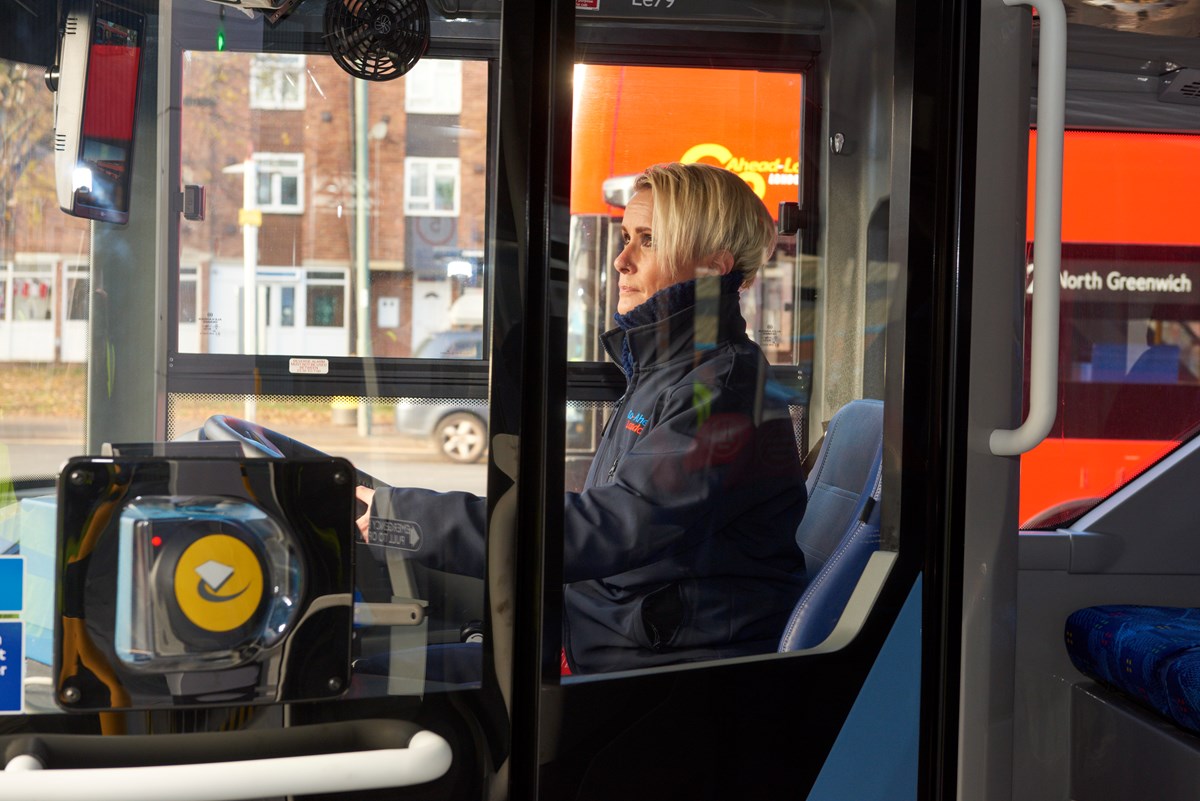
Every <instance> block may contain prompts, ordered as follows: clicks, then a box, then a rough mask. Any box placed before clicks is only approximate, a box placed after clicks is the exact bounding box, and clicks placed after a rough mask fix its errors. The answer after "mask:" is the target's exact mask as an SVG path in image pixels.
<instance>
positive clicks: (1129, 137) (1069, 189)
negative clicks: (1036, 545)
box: [1020, 131, 1200, 527]
mask: <svg viewBox="0 0 1200 801" xmlns="http://www.w3.org/2000/svg"><path fill="white" fill-rule="evenodd" d="M1030 139H1031V148H1030V149H1031V151H1032V150H1033V147H1034V146H1035V145H1036V140H1037V134H1036V132H1034V133H1031V134H1030ZM1197 180H1200V136H1195V135H1188V134H1142V133H1117V132H1111V133H1100V132H1094V131H1068V133H1067V136H1066V143H1065V157H1064V177H1063V239H1064V246H1063V260H1062V269H1061V272H1060V281H1059V284H1060V292H1061V293H1062V304H1061V321H1060V326H1061V328H1060V345H1059V348H1060V350H1059V383H1060V388H1059V413H1058V418H1057V420H1056V421H1055V424H1054V428H1053V430H1052V431H1051V433H1050V436H1049V437H1047V439H1046V440H1045V441H1044V442H1043V443H1042V444H1041V445H1039V446H1038V447H1037V448H1035V449H1034V450H1033V451H1031V452H1030V453H1027V454H1025V455H1024V456H1022V457H1021V504H1020V519H1021V521H1022V523H1023V524H1025V525H1027V526H1029V527H1042V526H1056V525H1061V524H1062V523H1064V522H1066V521H1068V520H1070V519H1072V518H1074V517H1077V516H1078V515H1080V514H1082V513H1083V512H1084V511H1086V510H1087V509H1089V508H1091V507H1092V506H1094V505H1095V504H1096V503H1097V502H1098V501H1099V500H1101V499H1102V498H1104V497H1105V496H1107V495H1109V494H1111V493H1112V492H1113V491H1114V490H1116V489H1117V488H1118V487H1120V486H1122V485H1124V484H1125V483H1127V482H1128V481H1130V480H1131V479H1133V478H1134V477H1135V476H1137V475H1138V474H1139V473H1141V472H1142V471H1143V470H1145V469H1146V468H1147V467H1149V466H1150V465H1151V464H1153V463H1154V462H1155V461H1157V460H1158V459H1159V458H1160V457H1162V456H1163V455H1164V454H1165V453H1167V452H1169V451H1171V450H1172V449H1173V448H1174V447H1175V446H1176V445H1177V444H1178V443H1179V442H1181V441H1183V440H1184V439H1187V438H1189V437H1190V436H1191V435H1192V434H1193V433H1194V432H1195V431H1196V430H1197V428H1198V427H1200V378H1198V376H1200V323H1198V321H1200V240H1197V239H1196V237H1195V236H1194V235H1193V234H1192V233H1191V232H1190V231H1191V229H1190V228H1189V227H1188V226H1179V225H1175V224H1174V223H1173V221H1172V220H1171V219H1166V218H1165V217H1164V215H1163V214H1162V211H1161V210H1162V209H1163V208H1171V209H1172V210H1173V211H1172V214H1171V215H1169V216H1170V217H1172V218H1173V217H1174V215H1176V214H1181V215H1185V216H1186V215H1188V214H1190V213H1192V212H1194V211H1197V210H1200V205H1198V204H1197V201H1196V199H1195V197H1193V194H1194V193H1193V192H1192V191H1191V186H1193V185H1194V182H1195V181H1197ZM1032 181H1033V167H1032V166H1031V167H1030V182H1031V184H1030V185H1031V186H1032ZM1146 198H1154V199H1155V200H1154V203H1153V204H1147V203H1145V202H1144V200H1145V199H1146ZM1032 209H1033V199H1032V197H1031V198H1030V212H1029V214H1030V218H1029V220H1030V222H1029V228H1028V230H1029V231H1030V232H1031V234H1030V235H1031V237H1032V219H1033V218H1032V214H1033V210H1032ZM1189 210H1190V211H1189ZM1179 219H1183V217H1180V218H1179ZM1028 247H1029V252H1030V253H1032V243H1030V244H1029V246H1028ZM1034 269H1035V265H1033V264H1032V263H1030V265H1029V273H1030V278H1032V271H1033V270H1034ZM1031 301H1032V294H1029V295H1027V303H1026V317H1027V319H1028V316H1029V309H1030V302H1031ZM1026 333H1027V341H1028V332H1026ZM1028 359H1029V356H1028V354H1026V371H1028Z"/></svg>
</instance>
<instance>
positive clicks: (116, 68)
mask: <svg viewBox="0 0 1200 801" xmlns="http://www.w3.org/2000/svg"><path fill="white" fill-rule="evenodd" d="M141 55H142V49H141V48H140V47H125V46H121V45H103V44H94V45H92V49H91V56H90V59H89V63H88V78H87V96H86V97H87V99H86V101H85V103H84V109H83V135H84V136H85V137H87V138H89V139H100V140H104V141H110V142H126V143H128V142H131V141H132V140H133V106H134V100H135V99H136V97H137V80H138V61H139V59H140V58H141Z"/></svg>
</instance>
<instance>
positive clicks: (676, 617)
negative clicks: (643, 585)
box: [642, 584, 683, 651]
mask: <svg viewBox="0 0 1200 801" xmlns="http://www.w3.org/2000/svg"><path fill="white" fill-rule="evenodd" d="M682 625H683V595H682V590H681V588H680V586H679V585H678V584H668V585H667V586H665V587H661V588H659V589H657V590H655V591H654V592H652V593H650V594H649V595H647V596H646V598H645V600H643V601H642V627H643V628H644V630H645V632H646V640H647V643H648V644H649V646H650V648H652V649H653V650H655V651H662V650H664V649H665V648H667V647H669V646H670V645H671V641H672V640H674V639H675V635H676V634H678V633H679V628H680V626H682Z"/></svg>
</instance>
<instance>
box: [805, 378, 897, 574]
mask: <svg viewBox="0 0 1200 801" xmlns="http://www.w3.org/2000/svg"><path fill="white" fill-rule="evenodd" d="M881 442H883V403H882V402H881V401H877V400H855V401H850V403H847V404H846V405H845V406H843V407H842V408H841V409H838V411H837V414H835V415H834V416H833V419H832V420H830V421H829V428H828V429H827V430H826V432H825V438H824V440H822V442H821V450H820V454H819V455H818V456H817V461H816V464H814V465H813V469H812V472H810V473H809V474H808V481H807V482H806V484H807V487H808V506H807V508H806V509H805V510H804V518H803V519H802V520H801V521H800V525H799V527H798V528H797V529H796V544H797V545H799V546H800V550H801V551H803V552H804V566H805V570H806V572H807V573H808V575H809V576H810V577H811V576H815V575H817V573H818V572H820V570H821V568H822V567H823V566H824V564H825V562H826V560H828V559H829V557H830V555H831V554H832V553H833V551H834V549H836V548H837V546H838V543H840V542H841V540H842V535H843V534H844V533H845V532H846V531H847V530H848V529H849V528H850V523H851V521H852V520H853V519H854V513H855V510H856V509H857V508H858V506H859V502H860V500H861V499H862V496H863V493H864V492H869V491H870V484H871V478H872V476H871V472H872V468H873V461H874V459H875V454H876V451H878V450H879V446H880V443H881Z"/></svg>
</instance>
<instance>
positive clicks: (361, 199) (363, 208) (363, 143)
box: [353, 79, 377, 437]
mask: <svg viewBox="0 0 1200 801" xmlns="http://www.w3.org/2000/svg"><path fill="white" fill-rule="evenodd" d="M353 80H354V274H355V281H354V284H355V287H356V288H357V290H358V291H357V293H356V295H357V297H356V298H355V303H356V310H357V312H358V313H357V314H356V315H355V320H356V322H357V325H356V326H355V328H356V334H357V336H356V339H355V352H356V354H357V355H358V358H359V359H360V360H362V366H363V373H364V378H365V379H366V382H365V391H366V394H367V397H364V398H360V399H359V402H358V434H359V436H361V437H366V436H370V434H371V402H370V398H371V397H373V396H374V395H375V394H377V393H375V392H374V391H373V388H374V387H375V386H376V384H375V381H374V378H375V375H374V372H375V370H374V367H375V364H374V361H373V360H372V359H371V289H370V270H369V268H370V262H371V253H370V246H371V241H370V229H369V228H368V224H369V223H370V219H369V217H370V209H369V198H368V192H367V190H368V188H369V186H370V183H369V181H370V161H369V159H368V157H367V121H368V115H367V82H366V81H363V80H359V79H353Z"/></svg>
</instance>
